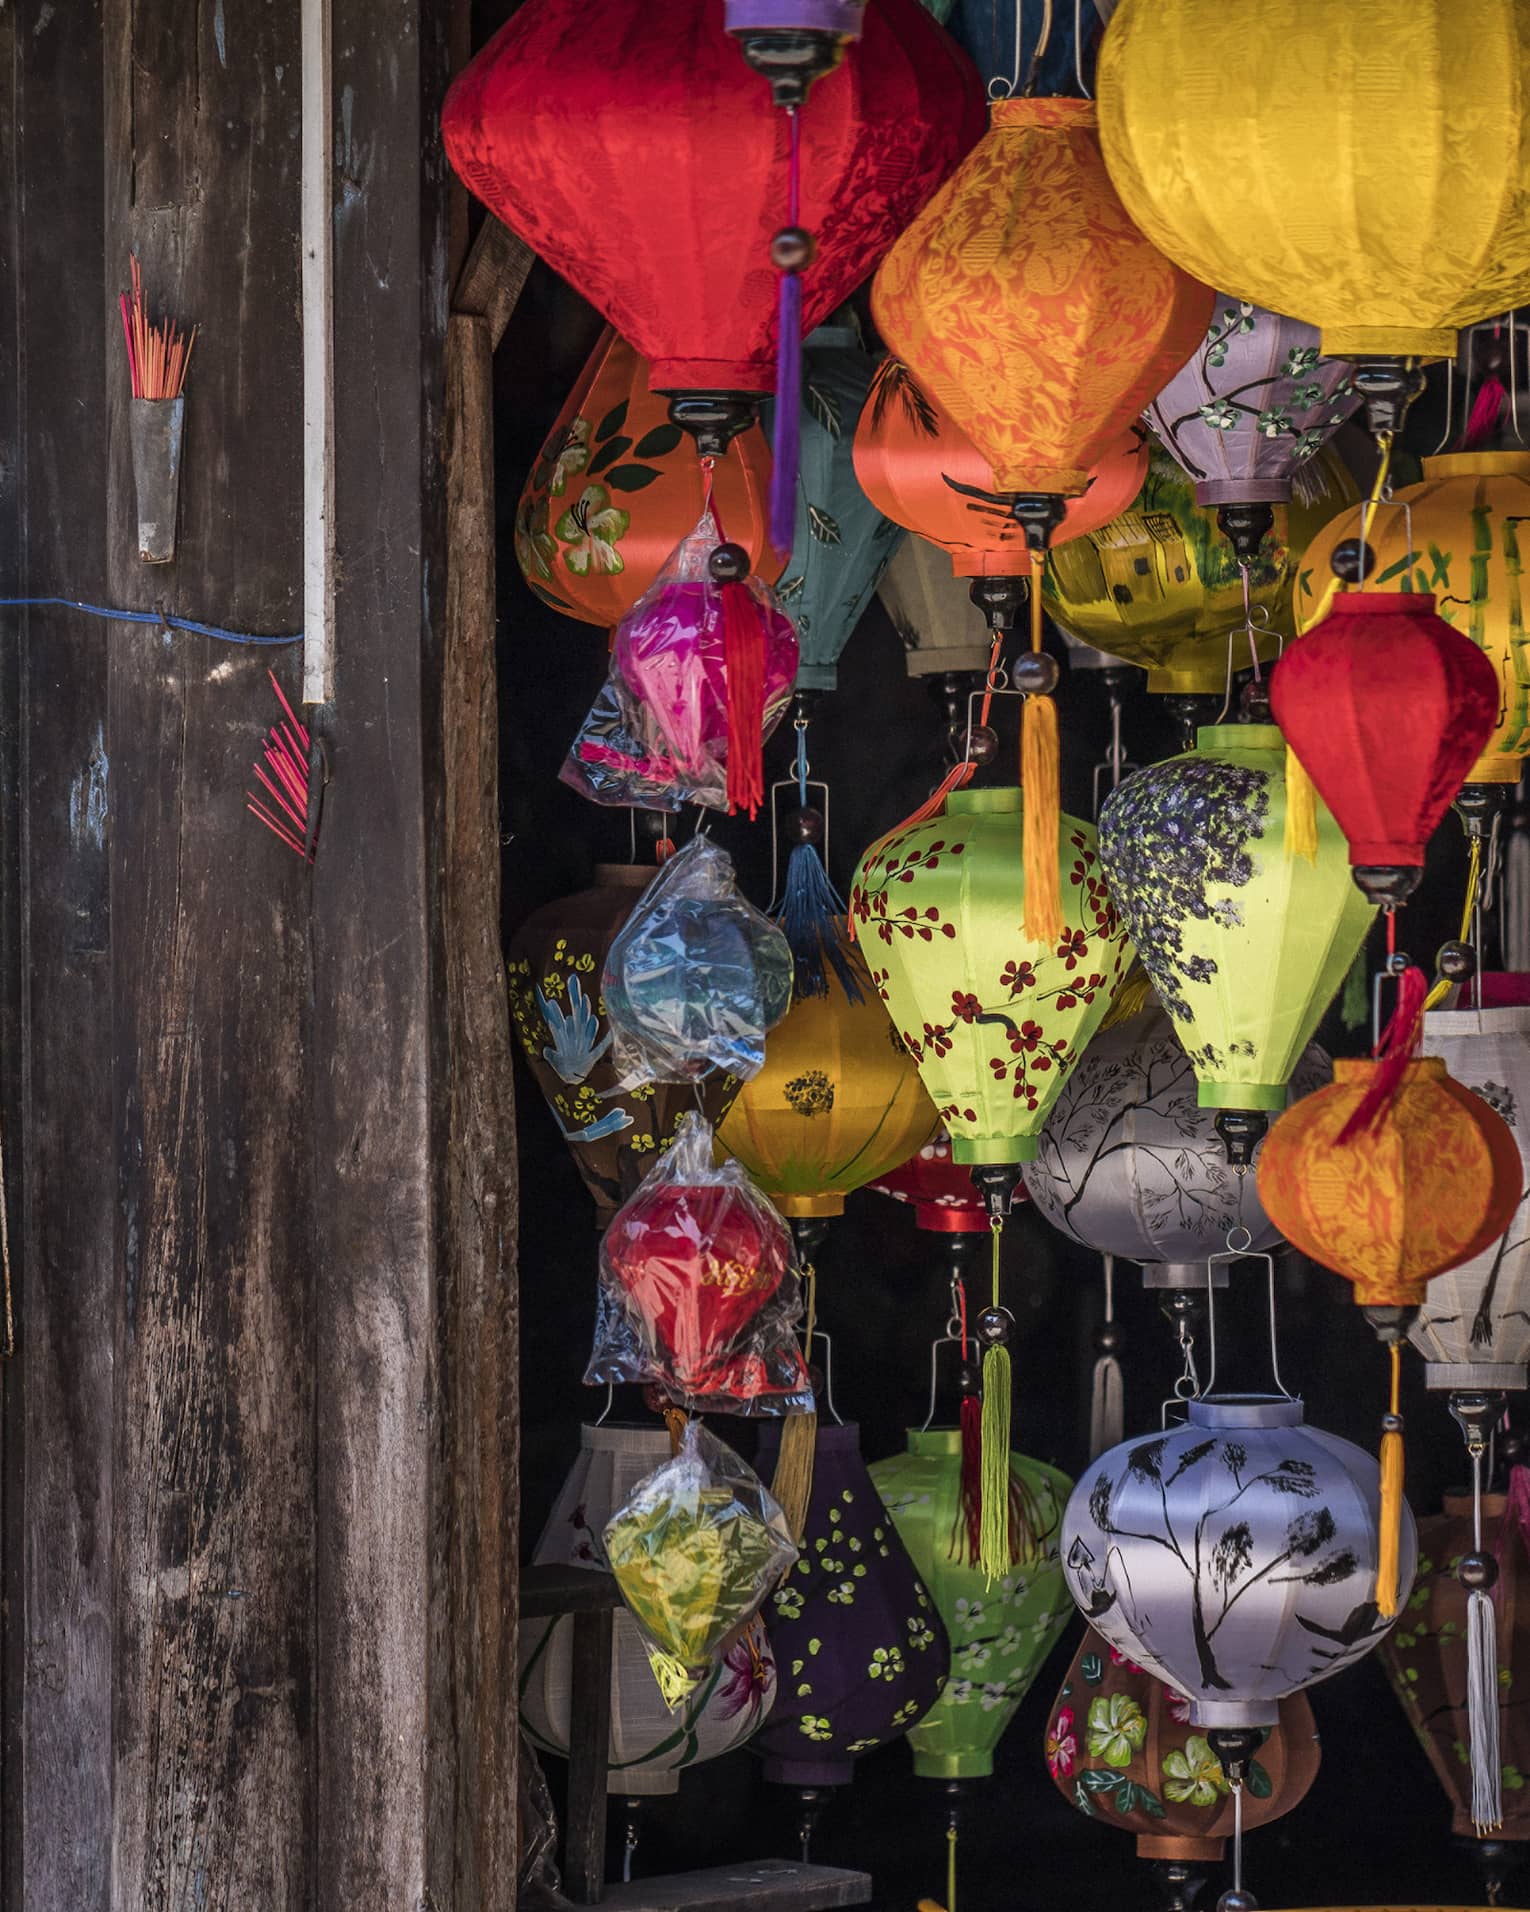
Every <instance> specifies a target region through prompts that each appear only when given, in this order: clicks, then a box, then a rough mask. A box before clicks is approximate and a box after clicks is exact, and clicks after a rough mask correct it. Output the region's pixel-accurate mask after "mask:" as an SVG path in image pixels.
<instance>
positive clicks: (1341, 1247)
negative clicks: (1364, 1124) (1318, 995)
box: [1259, 859, 1523, 1308]
mask: <svg viewBox="0 0 1530 1912" xmlns="http://www.w3.org/2000/svg"><path fill="white" fill-rule="evenodd" d="M1297 860H1298V861H1299V860H1300V859H1297ZM1384 1066H1385V1065H1384V1064H1383V1063H1377V1062H1369V1061H1360V1060H1356V1059H1353V1058H1344V1059H1341V1060H1340V1061H1337V1062H1335V1064H1334V1066H1333V1073H1334V1079H1333V1083H1332V1086H1331V1087H1329V1088H1326V1089H1319V1090H1318V1091H1317V1092H1316V1093H1315V1094H1313V1095H1309V1096H1304V1097H1303V1098H1302V1100H1301V1101H1300V1102H1297V1103H1293V1104H1292V1106H1291V1107H1290V1108H1289V1109H1287V1110H1286V1112H1285V1114H1284V1115H1283V1116H1281V1117H1280V1119H1279V1121H1277V1122H1276V1123H1275V1125H1274V1127H1273V1128H1272V1129H1271V1130H1270V1133H1269V1135H1268V1136H1267V1137H1266V1139H1265V1144H1264V1148H1263V1150H1262V1151H1261V1154H1260V1157H1259V1199H1260V1200H1261V1201H1262V1202H1263V1203H1264V1207H1265V1212H1266V1214H1267V1215H1268V1216H1269V1217H1270V1220H1271V1221H1272V1222H1274V1224H1275V1226H1276V1227H1277V1228H1278V1229H1279V1230H1280V1231H1281V1233H1282V1234H1283V1235H1284V1236H1285V1237H1286V1239H1287V1241H1289V1242H1290V1243H1291V1244H1292V1246H1293V1247H1295V1248H1299V1249H1300V1250H1301V1251H1302V1253H1303V1254H1304V1255H1310V1256H1311V1257H1312V1259H1313V1260H1314V1261H1318V1262H1321V1263H1322V1264H1323V1266H1324V1267H1325V1268H1331V1269H1332V1270H1333V1272H1334V1273H1335V1274H1336V1275H1342V1276H1343V1277H1344V1279H1345V1280H1346V1281H1349V1282H1353V1284H1354V1289H1355V1300H1356V1302H1357V1303H1358V1304H1359V1305H1360V1306H1361V1307H1363V1308H1416V1307H1417V1306H1418V1305H1419V1304H1420V1302H1422V1301H1423V1299H1424V1289H1425V1284H1426V1283H1427V1282H1428V1281H1429V1279H1430V1277H1431V1276H1433V1275H1438V1274H1442V1273H1443V1272H1444V1271H1445V1270H1446V1269H1447V1268H1454V1267H1456V1266H1457V1265H1458V1264H1459V1263H1461V1262H1463V1261H1466V1260H1468V1259H1469V1258H1470V1257H1471V1256H1473V1255H1476V1254H1480V1253H1481V1252H1482V1250H1483V1249H1484V1248H1486V1247H1487V1246H1488V1244H1489V1243H1490V1242H1493V1241H1496V1240H1497V1239H1498V1237H1499V1236H1500V1235H1502V1233H1503V1231H1504V1229H1505V1228H1506V1227H1507V1226H1508V1224H1509V1222H1510V1220H1511V1218H1512V1217H1513V1214H1514V1211H1515V1209H1516V1207H1517V1206H1518V1204H1519V1199H1520V1195H1521V1193H1522V1191H1523V1181H1522V1172H1521V1168H1520V1156H1519V1149H1518V1147H1517V1146H1516V1144H1515V1141H1514V1137H1513V1134H1512V1133H1511V1132H1510V1129H1509V1127H1508V1124H1507V1123H1506V1122H1505V1121H1504V1120H1503V1118H1502V1117H1501V1116H1500V1115H1498V1114H1497V1113H1496V1112H1495V1111H1494V1110H1493V1109H1491V1108H1490V1107H1489V1106H1488V1104H1487V1103H1486V1102H1485V1101H1483V1099H1482V1098H1481V1096H1477V1095H1473V1094H1472V1092H1471V1091H1470V1090H1469V1089H1464V1088H1462V1086H1461V1085H1460V1083H1458V1082H1456V1081H1453V1080H1452V1078H1451V1076H1450V1075H1449V1073H1448V1072H1447V1071H1446V1068H1445V1064H1444V1063H1443V1062H1442V1061H1441V1060H1440V1058H1439V1057H1438V1056H1421V1057H1419V1058H1418V1059H1416V1060H1415V1061H1412V1062H1409V1063H1408V1064H1407V1065H1406V1067H1405V1069H1404V1071H1403V1078H1402V1084H1401V1087H1400V1090H1399V1092H1398V1094H1397V1096H1396V1098H1395V1099H1394V1100H1393V1101H1392V1102H1391V1103H1390V1104H1389V1105H1388V1106H1387V1107H1386V1108H1384V1109H1383V1111H1382V1112H1381V1115H1380V1118H1379V1120H1378V1121H1377V1122H1376V1123H1375V1124H1374V1126H1372V1127H1370V1128H1368V1129H1365V1130H1362V1131H1361V1132H1360V1133H1358V1134H1355V1135H1353V1136H1351V1137H1350V1138H1349V1139H1348V1140H1347V1141H1346V1140H1341V1136H1342V1133H1343V1130H1344V1128H1345V1125H1346V1124H1347V1123H1348V1122H1349V1119H1350V1117H1351V1116H1352V1115H1353V1114H1354V1113H1355V1111H1356V1109H1357V1108H1358V1107H1359V1104H1360V1102H1361V1099H1362V1097H1363V1096H1364V1095H1365V1092H1366V1090H1367V1089H1368V1088H1369V1087H1370V1086H1371V1083H1372V1081H1373V1079H1374V1077H1375V1074H1376V1071H1377V1070H1378V1069H1380V1068H1383V1067H1384Z"/></svg>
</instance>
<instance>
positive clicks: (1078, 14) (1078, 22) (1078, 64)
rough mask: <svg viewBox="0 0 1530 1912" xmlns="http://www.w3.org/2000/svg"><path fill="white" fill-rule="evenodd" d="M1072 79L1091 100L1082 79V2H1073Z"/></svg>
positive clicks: (1087, 88) (1077, 0) (1082, 0)
mask: <svg viewBox="0 0 1530 1912" xmlns="http://www.w3.org/2000/svg"><path fill="white" fill-rule="evenodd" d="M1016 11H1018V9H1016ZM1073 77H1074V79H1076V80H1077V81H1078V90H1079V92H1080V93H1081V94H1082V95H1083V97H1084V98H1085V99H1086V100H1092V99H1093V98H1094V95H1093V94H1092V93H1091V92H1090V91H1089V87H1088V84H1087V83H1086V81H1085V79H1084V0H1073Z"/></svg>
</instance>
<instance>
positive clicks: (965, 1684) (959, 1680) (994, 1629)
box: [871, 1224, 1073, 1780]
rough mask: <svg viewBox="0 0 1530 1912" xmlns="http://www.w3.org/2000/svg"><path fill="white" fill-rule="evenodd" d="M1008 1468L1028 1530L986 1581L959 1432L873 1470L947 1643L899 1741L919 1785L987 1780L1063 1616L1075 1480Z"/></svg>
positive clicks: (949, 1430) (1067, 1613) (920, 1431)
mask: <svg viewBox="0 0 1530 1912" xmlns="http://www.w3.org/2000/svg"><path fill="white" fill-rule="evenodd" d="M985 1226H986V1224H985ZM1009 1471H1010V1479H1011V1480H1012V1481H1013V1482H1014V1484H1015V1486H1016V1488H1017V1489H1018V1490H1019V1497H1020V1503H1021V1505H1022V1506H1024V1507H1025V1508H1026V1509H1027V1510H1028V1514H1029V1522H1028V1526H1027V1531H1026V1533H1025V1535H1024V1538H1023V1540H1022V1543H1021V1546H1020V1549H1019V1553H1020V1557H1019V1559H1018V1560H1016V1561H1015V1563H1014V1564H1013V1565H1012V1566H1011V1567H1010V1568H1009V1570H1008V1571H1007V1572H1006V1573H1004V1574H1003V1575H1001V1576H1000V1577H999V1578H998V1579H995V1580H990V1579H989V1578H988V1576H987V1575H986V1574H985V1573H984V1572H983V1570H982V1568H981V1567H980V1566H979V1565H978V1563H977V1561H976V1560H974V1559H973V1558H972V1553H971V1548H970V1546H969V1545H968V1543H967V1537H966V1533H965V1515H964V1513H963V1510H962V1491H961V1472H962V1437H961V1431H960V1429H958V1428H954V1427H928V1428H910V1429H909V1431H908V1451H907V1452H906V1453H903V1454H895V1455H893V1456H892V1458H891V1459H889V1460H885V1461H876V1462H875V1463H873V1465H872V1469H871V1478H872V1480H873V1481H874V1482H875V1483H876V1489H877V1492H878V1493H879V1494H880V1495H881V1497H882V1501H883V1504H884V1505H885V1507H886V1509H887V1512H888V1514H889V1515H890V1516H891V1519H892V1523H893V1525H894V1526H895V1527H896V1529H897V1531H898V1537H899V1539H900V1540H902V1542H903V1544H904V1546H905V1547H907V1549H908V1551H909V1553H910V1555H911V1556H912V1558H913V1562H914V1565H915V1567H916V1568H917V1569H918V1571H919V1574H920V1576H921V1578H922V1579H923V1581H924V1584H925V1586H926V1588H927V1589H928V1590H929V1592H930V1594H931V1595H932V1597H933V1599H934V1601H935V1606H936V1608H937V1610H938V1612H939V1614H940V1617H941V1619H942V1620H943V1621H944V1622H945V1628H946V1633H947V1636H948V1637H949V1639H950V1643H951V1674H950V1677H949V1679H948V1680H947V1681H946V1685H945V1690H944V1691H943V1692H942V1694H941V1696H940V1698H939V1699H938V1700H936V1702H935V1704H934V1705H933V1706H932V1707H931V1708H930V1710H929V1711H928V1712H927V1713H926V1714H925V1715H924V1717H923V1719H921V1720H920V1722H919V1724H918V1725H917V1726H915V1727H914V1728H913V1730H912V1731H911V1732H910V1734H909V1736H908V1738H909V1746H910V1748H911V1750H912V1752H913V1755H914V1771H915V1773H916V1774H917V1775H918V1776H919V1777H920V1778H921V1779H945V1780H953V1779H957V1780H959V1779H986V1778H987V1777H988V1776H989V1775H990V1774H991V1773H992V1772H993V1754H994V1748H995V1747H996V1746H997V1745H998V1743H999V1741H1000V1739H1001V1738H1002V1737H1003V1735H1004V1733H1005V1731H1006V1729H1007V1728H1008V1726H1009V1724H1010V1722H1011V1720H1013V1718H1014V1717H1015V1713H1016V1712H1017V1710H1018V1709H1019V1706H1020V1702H1021V1701H1022V1700H1023V1699H1024V1698H1025V1696H1026V1694H1027V1693H1028V1692H1029V1691H1030V1690H1031V1684H1032V1682H1033V1681H1034V1680H1035V1678H1036V1675H1037V1674H1038V1673H1039V1672H1040V1671H1041V1668H1042V1665H1043V1663H1044V1662H1045V1660H1046V1657H1047V1655H1048V1654H1049V1653H1050V1652H1051V1650H1052V1648H1053V1646H1054V1645H1055V1643H1056V1641H1057V1638H1058V1636H1059V1634H1060V1633H1061V1632H1062V1630H1063V1628H1064V1627H1065V1626H1066V1625H1067V1623H1068V1621H1069V1620H1070V1619H1071V1618H1072V1617H1073V1606H1072V1602H1071V1601H1070V1600H1069V1599H1068V1595H1067V1591H1066V1589H1065V1588H1064V1586H1063V1575H1062V1561H1061V1560H1060V1559H1059V1557H1058V1552H1057V1535H1058V1530H1059V1528H1060V1527H1061V1525H1062V1510H1063V1506H1064V1504H1065V1502H1066V1500H1067V1497H1068V1495H1069V1493H1070V1492H1071V1491H1072V1488H1073V1483H1072V1481H1070V1480H1069V1479H1068V1477H1067V1475H1066V1474H1062V1473H1059V1472H1058V1470H1057V1469H1056V1468H1055V1467H1048V1466H1047V1465H1046V1464H1045V1462H1043V1461H1033V1460H1029V1459H1027V1458H1026V1456H1025V1455H1023V1454H1011V1455H1010V1460H1009Z"/></svg>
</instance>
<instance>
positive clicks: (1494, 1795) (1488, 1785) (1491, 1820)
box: [1466, 1430, 1503, 1839]
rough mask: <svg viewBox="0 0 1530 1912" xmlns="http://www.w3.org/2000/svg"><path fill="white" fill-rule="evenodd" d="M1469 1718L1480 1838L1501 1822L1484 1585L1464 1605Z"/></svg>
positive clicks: (1489, 1604) (1491, 1629)
mask: <svg viewBox="0 0 1530 1912" xmlns="http://www.w3.org/2000/svg"><path fill="white" fill-rule="evenodd" d="M1482 1447H1483V1443H1482V1438H1481V1435H1480V1433H1477V1432H1475V1430H1474V1431H1472V1432H1471V1433H1469V1434H1468V1437H1467V1451H1468V1452H1469V1453H1470V1455H1471V1459H1472V1532H1473V1535H1474V1536H1475V1538H1474V1540H1473V1544H1472V1551H1473V1552H1474V1553H1475V1554H1476V1555H1477V1556H1478V1557H1479V1559H1481V1558H1483V1557H1484V1556H1483V1553H1482ZM1466 1718H1467V1737H1468V1739H1469V1740H1470V1742H1471V1769H1472V1825H1473V1826H1474V1827H1475V1829H1476V1832H1477V1836H1478V1838H1479V1839H1480V1838H1484V1837H1485V1836H1486V1835H1487V1834H1488V1833H1491V1832H1496V1831H1497V1830H1498V1828H1499V1827H1500V1826H1501V1825H1502V1824H1503V1790H1502V1782H1501V1778H1500V1768H1499V1759H1500V1749H1499V1735H1498V1614H1497V1609H1496V1608H1495V1607H1494V1605H1493V1601H1492V1598H1491V1596H1490V1595H1489V1593H1488V1592H1487V1590H1486V1589H1485V1588H1484V1587H1481V1586H1477V1587H1473V1588H1472V1590H1471V1592H1470V1594H1469V1595H1468V1597H1467V1602H1466Z"/></svg>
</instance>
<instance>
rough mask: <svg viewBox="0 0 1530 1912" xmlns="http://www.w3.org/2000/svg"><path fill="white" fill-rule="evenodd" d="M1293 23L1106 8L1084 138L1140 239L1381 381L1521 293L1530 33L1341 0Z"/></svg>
mask: <svg viewBox="0 0 1530 1912" xmlns="http://www.w3.org/2000/svg"><path fill="white" fill-rule="evenodd" d="M1311 27H1312V16H1311V14H1310V12H1309V11H1308V9H1307V8H1306V7H1305V6H1303V5H1302V4H1300V0H1272V4H1270V5H1267V6H1261V7H1259V8H1258V9H1257V10H1251V9H1249V8H1245V7H1228V6H1227V5H1225V4H1224V0H1185V4H1178V0H1176V4H1175V5H1174V6H1172V7H1163V6H1159V5H1158V4H1157V0H1124V3H1123V5H1122V6H1121V7H1120V9H1119V10H1118V12H1117V14H1116V16H1115V19H1114V20H1113V21H1112V23H1111V28H1110V31H1109V33H1108V34H1107V35H1106V36H1105V44H1104V46H1103V48H1102V50H1101V54H1100V62H1099V69H1098V80H1097V90H1098V93H1099V102H1100V131H1101V135H1102V138H1103V140H1104V145H1105V156H1106V159H1107V161H1108V163H1109V166H1110V176H1111V179H1112V180H1113V181H1114V183H1115V187H1116V190H1117V191H1118V192H1119V193H1120V195H1121V197H1122V199H1123V200H1124V201H1125V202H1126V205H1127V207H1128V208H1129V210H1130V212H1131V215H1132V217H1133V218H1134V219H1135V220H1136V222H1137V223H1138V225H1140V226H1141V228H1142V230H1143V231H1144V232H1145V233H1147V234H1148V235H1149V237H1150V238H1151V239H1152V240H1153V241H1154V243H1155V244H1156V245H1158V246H1160V247H1161V248H1162V249H1163V250H1164V251H1165V252H1167V253H1168V254H1169V256H1170V257H1171V258H1173V259H1176V260H1177V261H1179V263H1180V264H1181V265H1182V266H1183V267H1184V268H1185V269H1186V270H1187V271H1190V272H1194V273H1196V274H1197V275H1198V276H1199V277H1201V278H1204V279H1207V280H1209V281H1210V282H1211V283H1213V284H1215V285H1219V286H1226V287H1227V288H1228V290H1229V291H1230V292H1232V293H1234V294H1235V295H1236V296H1237V297H1239V298H1240V299H1248V300H1252V301H1253V302H1254V303H1256V304H1259V305H1264V306H1268V307H1270V308H1271V309H1272V310H1275V311H1284V312H1290V313H1291V314H1292V315H1293V316H1294V317H1296V318H1298V319H1304V320H1305V321H1306V322H1307V323H1308V324H1309V325H1315V326H1318V327H1319V328H1320V329H1321V331H1322V348H1323V350H1324V352H1326V353H1328V354H1330V355H1331V356H1333V357H1338V358H1355V359H1357V360H1359V361H1360V366H1359V383H1360V385H1361V388H1362V390H1365V389H1366V387H1367V385H1368V383H1369V382H1370V380H1371V379H1372V377H1373V376H1374V375H1375V373H1374V369H1373V366H1372V365H1371V364H1369V363H1367V361H1373V360H1376V359H1379V360H1381V361H1382V365H1381V367H1380V368H1379V369H1380V370H1381V372H1382V373H1383V374H1384V375H1390V376H1392V377H1393V378H1395V377H1396V375H1397V374H1398V371H1399V361H1403V360H1406V359H1417V358H1420V357H1425V358H1427V357H1440V356H1442V355H1447V354H1450V353H1453V352H1454V351H1455V348H1456V337H1455V335H1456V331H1457V329H1458V328H1459V327H1460V326H1463V325H1467V324H1469V323H1470V322H1471V321H1472V320H1474V319H1479V318H1485V317H1487V316H1488V315H1489V314H1490V313H1494V312H1502V311H1505V310H1506V309H1507V308H1509V307H1510V306H1515V305H1519V304H1522V303H1523V302H1524V301H1525V299H1526V298H1530V195H1527V194H1526V193H1525V192H1524V190H1523V183H1522V181H1523V173H1524V153H1525V150H1526V147H1527V144H1530V123H1527V120H1530V31H1527V28H1526V23H1525V17H1524V13H1523V10H1522V9H1521V8H1519V7H1518V6H1517V5H1516V4H1515V0H1356V4H1354V5H1349V6H1345V7H1343V8H1341V9H1338V10H1336V11H1333V12H1329V11H1328V10H1325V12H1324V15H1323V20H1322V31H1321V32H1320V33H1317V34H1314V33H1312V32H1311V31H1310V29H1311ZM1276 73H1279V74H1281V75H1282V83H1281V84H1280V85H1272V84H1271V76H1272V75H1273V74H1276ZM1463 101H1470V103H1471V104H1470V111H1469V112H1468V113H1465V114H1463V113H1462V111H1461V110H1460V108H1461V103H1462V102H1463ZM1233 127H1235V128H1236V129H1237V137H1236V139H1235V140H1233V141H1231V142H1230V141H1229V138H1228V129H1229V128H1233ZM1382 151H1384V152H1385V153H1386V161H1385V163H1382V164H1376V165H1369V164H1361V165H1359V166H1358V167H1357V166H1346V165H1336V164H1335V163H1334V155H1335V154H1336V153H1349V154H1356V155H1365V154H1367V153H1370V154H1378V153H1380V152H1382ZM1245 154H1246V155H1248V158H1247V159H1246V160H1245V159H1244V158H1243V155H1245ZM1410 395H1411V394H1408V393H1402V392H1398V393H1397V394H1396V398H1397V399H1400V400H1401V401H1402V403H1404V404H1405V403H1406V398H1407V396H1410ZM1394 402H1395V401H1394ZM1400 415H1401V414H1400V411H1398V412H1396V415H1395V416H1392V417H1391V418H1390V420H1385V419H1383V418H1382V417H1380V416H1378V414H1377V413H1376V412H1375V411H1373V412H1372V424H1373V426H1374V427H1376V428H1378V429H1380V428H1383V427H1384V426H1388V427H1390V426H1395V424H1396V423H1397V422H1398V419H1399V418H1400Z"/></svg>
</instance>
